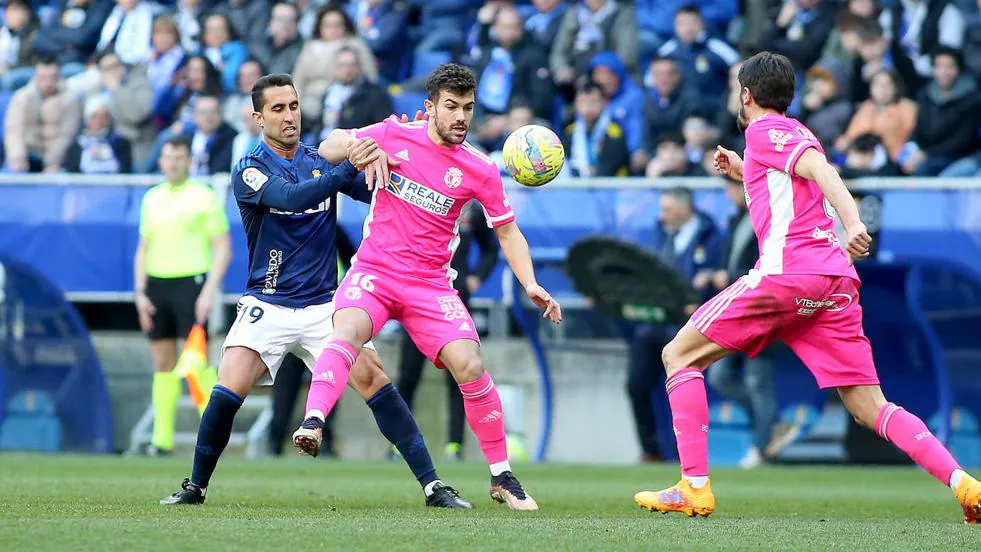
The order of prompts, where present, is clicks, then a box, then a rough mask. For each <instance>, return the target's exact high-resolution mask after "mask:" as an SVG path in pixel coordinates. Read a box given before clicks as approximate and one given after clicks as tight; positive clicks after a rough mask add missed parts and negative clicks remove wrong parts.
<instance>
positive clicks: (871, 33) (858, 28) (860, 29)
mask: <svg viewBox="0 0 981 552" xmlns="http://www.w3.org/2000/svg"><path fill="white" fill-rule="evenodd" d="M855 32H856V33H857V34H858V39H859V40H860V41H862V42H872V41H874V40H879V39H880V38H882V37H884V36H885V31H884V30H883V29H882V25H881V24H880V23H879V22H878V21H876V20H875V19H862V20H859V21H858V23H857V24H856V25H855Z"/></svg>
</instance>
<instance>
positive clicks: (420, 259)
mask: <svg viewBox="0 0 981 552" xmlns="http://www.w3.org/2000/svg"><path fill="white" fill-rule="evenodd" d="M428 124H429V123H428V121H413V122H409V123H403V122H400V121H399V120H398V119H397V118H395V116H392V117H389V118H388V119H386V120H384V121H382V122H380V123H376V124H373V125H371V126H368V127H365V128H362V129H355V130H352V131H351V135H352V136H354V137H356V138H358V137H364V136H367V137H371V138H374V140H375V141H376V142H378V145H379V147H381V149H382V150H383V151H384V152H385V153H387V154H388V155H389V156H390V157H392V158H394V159H397V160H399V161H400V162H401V165H400V166H399V167H395V168H393V169H392V177H391V179H390V181H389V182H388V185H387V186H385V188H384V189H379V190H376V191H375V194H374V196H373V198H372V201H371V209H370V211H369V213H368V216H367V217H366V218H365V221H364V238H363V241H362V242H361V248H360V249H358V254H357V257H356V261H358V262H364V263H367V264H371V265H374V266H377V267H380V268H384V269H387V270H388V271H390V272H394V273H396V274H404V275H409V276H415V277H420V278H434V277H438V278H447V277H448V278H449V279H450V281H452V280H453V279H454V278H456V271H455V270H453V269H451V268H450V260H451V259H452V258H453V253H454V251H456V247H457V245H459V243H460V238H459V219H460V215H461V213H462V212H463V208H464V206H465V205H466V204H467V203H468V202H469V201H470V200H471V199H476V200H477V201H479V202H480V204H481V205H482V206H483V207H484V210H485V211H486V212H487V221H488V223H490V224H491V225H492V226H493V227H495V228H496V227H498V226H501V225H503V224H507V223H509V222H512V221H513V220H514V211H513V210H512V209H511V203H510V202H509V201H508V199H507V196H506V195H505V193H504V184H503V182H501V174H500V172H499V170H498V168H497V164H496V163H494V161H493V160H491V159H490V158H489V157H487V156H486V155H484V154H483V153H481V152H479V151H478V150H477V149H476V148H474V147H473V146H471V145H470V144H468V143H466V142H464V143H463V144H460V145H458V146H453V147H445V146H440V145H438V144H436V143H434V142H433V141H432V140H431V139H430V138H429V136H428V135H427V134H426V125H428Z"/></svg>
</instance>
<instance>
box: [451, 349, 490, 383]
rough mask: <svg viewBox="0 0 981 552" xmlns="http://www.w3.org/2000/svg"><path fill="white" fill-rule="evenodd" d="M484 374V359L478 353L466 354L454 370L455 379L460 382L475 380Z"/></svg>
mask: <svg viewBox="0 0 981 552" xmlns="http://www.w3.org/2000/svg"><path fill="white" fill-rule="evenodd" d="M483 375H484V361H483V360H482V359H481V358H480V355H479V354H474V355H468V356H467V357H466V358H465V359H463V361H462V362H461V363H460V365H459V367H458V368H457V370H456V380H457V381H458V382H460V383H467V382H471V381H477V380H479V379H480V378H481V377H483Z"/></svg>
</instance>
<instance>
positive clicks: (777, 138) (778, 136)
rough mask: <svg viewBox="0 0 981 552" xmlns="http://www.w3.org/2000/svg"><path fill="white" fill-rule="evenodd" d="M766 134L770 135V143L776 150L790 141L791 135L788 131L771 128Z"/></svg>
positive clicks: (781, 149)
mask: <svg viewBox="0 0 981 552" xmlns="http://www.w3.org/2000/svg"><path fill="white" fill-rule="evenodd" d="M767 135H769V137H770V143H771V144H773V149H775V150H777V151H783V148H784V146H786V145H787V142H789V141H790V138H791V137H792V135H791V134H790V133H789V132H784V131H782V130H779V129H776V128H771V129H770V130H769V132H767Z"/></svg>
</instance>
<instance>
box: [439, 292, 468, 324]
mask: <svg viewBox="0 0 981 552" xmlns="http://www.w3.org/2000/svg"><path fill="white" fill-rule="evenodd" d="M437 301H438V302H439V310H441V311H443V318H445V319H446V320H448V321H450V322H452V321H454V320H466V318H467V308H466V307H464V306H463V301H461V300H460V298H459V297H457V296H456V295H447V296H445V297H440V298H438V299H437Z"/></svg>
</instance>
